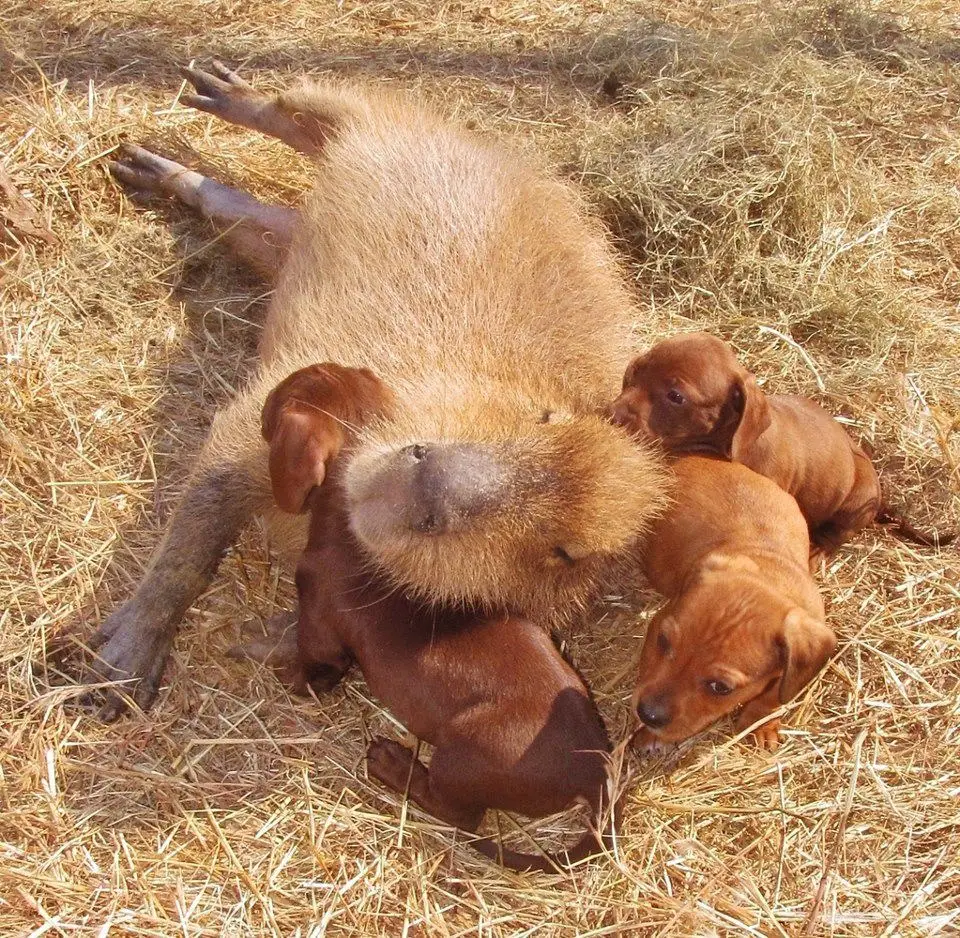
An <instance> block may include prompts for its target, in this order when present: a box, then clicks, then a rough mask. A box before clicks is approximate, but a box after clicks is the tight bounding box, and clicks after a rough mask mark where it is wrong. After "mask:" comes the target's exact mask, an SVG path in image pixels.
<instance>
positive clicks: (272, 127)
mask: <svg viewBox="0 0 960 938" xmlns="http://www.w3.org/2000/svg"><path fill="white" fill-rule="evenodd" d="M211 68H212V74H211V72H204V71H202V70H201V69H199V68H182V69H181V70H180V72H181V74H182V75H183V76H184V78H186V79H187V80H188V81H189V82H190V83H191V84H192V85H193V87H194V88H196V90H197V93H196V94H185V95H183V97H181V99H180V100H181V101H182V102H183V103H184V104H186V105H188V106H189V107H193V108H196V109H197V110H198V111H204V112H206V113H207V114H213V115H214V116H216V117H219V118H220V119H221V120H225V121H227V122H229V123H231V124H237V125H238V126H240V127H248V128H249V129H250V130H256V131H259V132H260V133H262V134H266V135H267V136H269V137H276V138H277V139H278V140H281V141H282V142H283V143H285V144H287V145H288V146H291V147H293V148H294V149H295V150H299V151H300V152H301V153H304V154H306V155H307V156H317V155H318V154H319V153H320V151H321V150H322V149H323V145H324V143H325V142H326V140H327V139H328V138H329V137H330V134H331V133H332V132H333V123H332V121H331V120H326V119H324V117H323V115H321V114H317V113H314V112H313V111H312V110H311V109H308V108H298V107H295V106H291V103H290V102H288V101H287V100H286V96H285V95H277V96H270V95H265V94H262V93H261V92H259V91H257V90H256V89H255V88H253V86H252V85H250V84H248V83H247V82H245V81H244V80H243V79H242V78H241V77H240V76H239V75H238V74H237V73H236V72H232V71H230V69H229V68H227V67H226V66H225V65H223V64H222V63H221V62H217V61H216V60H214V62H213V64H212V66H211Z"/></svg>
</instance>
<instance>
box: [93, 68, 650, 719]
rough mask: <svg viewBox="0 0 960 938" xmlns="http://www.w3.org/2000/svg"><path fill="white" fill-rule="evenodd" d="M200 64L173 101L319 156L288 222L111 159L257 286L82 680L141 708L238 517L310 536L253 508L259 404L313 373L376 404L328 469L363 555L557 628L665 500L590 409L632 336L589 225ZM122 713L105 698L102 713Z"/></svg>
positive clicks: (263, 457)
mask: <svg viewBox="0 0 960 938" xmlns="http://www.w3.org/2000/svg"><path fill="white" fill-rule="evenodd" d="M215 70H216V74H208V73H206V72H199V71H195V70H190V71H188V73H187V77H188V78H189V80H190V81H191V82H192V83H193V84H194V86H195V87H196V89H197V91H198V95H195V96H193V97H191V98H190V99H189V101H190V103H191V104H193V105H194V106H196V107H199V108H201V109H202V110H205V111H209V112H211V113H214V114H218V115H220V116H221V117H224V118H226V119H227V120H231V121H233V122H235V123H240V124H242V125H243V126H246V127H255V128H257V129H259V130H263V131H265V132H266V133H270V134H273V135H275V136H278V137H279V138H280V139H282V140H284V141H286V142H288V143H290V144H291V145H293V146H295V147H297V148H298V149H300V150H303V151H304V152H306V153H308V154H309V155H310V156H312V157H315V158H317V167H316V186H315V188H314V190H313V192H312V193H310V194H309V195H308V196H306V197H305V199H304V201H303V204H302V206H301V207H300V208H298V209H292V208H283V207H279V206H267V205H262V204H260V203H259V202H257V201H256V200H255V199H254V198H252V197H251V196H249V195H247V194H245V193H242V192H237V191H235V190H233V189H230V188H229V187H227V186H223V185H221V184H219V183H217V182H216V181H214V180H212V179H209V178H206V177H204V176H202V175H200V174H199V173H196V172H193V171H191V170H188V169H187V168H186V167H184V166H181V165H180V164H178V163H175V162H172V161H171V160H167V159H164V158H162V157H159V156H156V155H154V154H152V153H149V152H147V151H146V150H143V149H140V148H136V147H128V148H126V149H125V150H124V159H123V161H122V162H118V163H116V164H114V165H113V167H112V169H113V172H114V175H116V176H117V177H118V178H119V179H120V180H121V181H123V182H124V184H126V185H129V186H131V187H134V188H136V189H138V190H148V191H152V192H157V193H162V194H166V195H170V196H174V197H176V198H178V199H181V200H182V201H184V202H186V204H187V205H189V206H191V207H193V208H194V209H196V210H197V211H198V212H200V213H201V214H202V215H203V216H204V217H205V218H207V219H208V220H209V221H210V222H211V223H212V224H213V225H214V227H215V228H217V229H219V230H220V231H221V232H223V235H224V238H225V240H226V242H227V243H229V244H230V245H231V246H232V247H233V248H234V249H235V250H236V251H237V253H238V254H239V255H240V256H241V257H242V258H244V259H246V260H247V261H249V262H250V263H252V264H253V265H254V266H255V267H256V268H257V270H259V271H260V272H261V273H264V274H266V275H268V276H270V277H271V279H274V280H275V289H274V290H273V293H272V297H271V302H270V308H269V310H268V312H267V315H266V319H265V321H264V325H263V332H262V334H261V341H260V360H259V366H258V368H257V369H256V373H255V374H254V375H253V376H252V377H251V380H250V382H249V385H248V386H247V388H246V389H245V390H244V391H243V392H242V393H240V394H239V395H238V396H237V397H236V399H235V400H234V401H232V402H231V403H230V404H229V405H228V406H226V407H225V408H224V409H223V410H222V411H221V412H220V413H219V414H217V417H216V419H215V420H214V423H213V427H212V430H211V433H210V438H209V440H208V442H207V445H206V446H205V448H204V451H203V453H202V454H201V456H200V459H199V461H198V465H197V468H196V472H195V473H194V475H193V477H192V478H191V480H190V483H189V484H188V485H187V487H186V488H185V491H184V492H183V495H182V496H181V499H180V502H179V504H178V507H177V509H176V510H175V512H174V513H173V515H172V517H171V519H170V523H169V525H168V528H167V533H166V536H165V537H164V539H163V540H162V541H161V543H160V545H159V546H158V548H157V550H156V552H155V554H154V556H153V558H152V559H151V561H150V564H149V566H148V568H147V570H146V572H145V574H144V577H143V581H142V582H141V583H140V585H139V587H138V588H137V590H136V592H135V594H134V595H133V596H132V597H131V598H130V599H129V600H128V601H127V602H126V603H124V604H123V605H122V606H121V607H120V608H118V609H116V610H115V611H114V612H113V613H112V614H111V615H110V616H109V617H108V618H107V620H106V621H105V622H104V623H103V626H102V628H101V629H100V631H99V632H98V634H97V635H96V636H94V638H93V639H92V640H91V645H92V646H93V647H94V648H95V649H96V652H97V658H98V662H97V668H96V672H97V674H98V675H99V677H101V678H102V679H104V680H107V681H116V680H125V681H127V682H128V683H127V684H125V685H124V687H125V688H126V689H127V690H128V692H129V694H130V696H131V698H132V699H133V700H134V701H135V703H136V704H138V705H139V706H141V707H146V706H148V705H149V704H150V702H151V701H152V700H153V698H154V696H155V694H156V692H157V687H158V686H159V683H160V680H161V677H162V675H163V669H164V663H165V661H166V658H167V655H168V654H169V651H170V648H171V646H172V644H173V641H174V636H175V634H176V629H177V625H178V623H179V621H180V619H181V618H182V617H183V615H184V613H185V612H186V611H187V609H188V608H189V607H190V605H191V604H192V603H193V602H194V601H195V600H196V598H197V597H198V596H199V594H200V593H201V591H202V590H203V589H204V588H205V587H206V585H207V584H208V583H209V582H210V580H211V578H212V576H213V573H214V571H215V570H216V567H217V564H218V562H219V560H220V557H221V556H222V554H223V552H224V551H225V550H226V549H227V548H229V547H230V545H231V544H233V542H234V540H235V539H236V537H237V536H238V534H239V532H240V530H241V529H242V527H243V526H244V524H246V522H247V521H248V520H249V519H251V518H252V517H253V516H254V515H255V514H257V513H262V514H263V515H264V516H265V519H266V521H267V523H268V525H269V526H270V528H271V535H272V540H273V543H275V544H277V545H279V546H280V547H282V548H286V550H287V551H288V552H289V554H290V555H291V556H294V557H295V556H297V555H299V552H300V551H301V550H302V549H303V545H304V543H305V536H306V525H305V524H303V523H299V524H298V523H293V522H294V521H295V520H298V519H291V517H290V516H289V515H284V514H283V513H281V512H280V511H278V510H277V505H276V504H275V502H274V499H273V498H271V497H270V480H269V472H268V466H267V453H266V450H265V448H264V446H263V441H262V440H261V438H260V432H259V422H260V412H261V409H262V407H263V403H264V400H265V398H266V396H267V393H268V392H269V391H270V390H271V389H272V388H274V387H275V386H276V385H277V384H278V383H279V381H280V380H281V379H282V378H283V377H285V376H286V375H288V374H290V373H291V372H293V371H296V370H297V369H298V368H302V367H304V366H306V365H309V364H311V363H312V362H317V361H338V362H343V363H345V364H348V365H355V366H358V367H360V366H363V367H367V368H370V369H371V370H372V371H373V372H374V373H376V374H377V375H378V376H380V377H381V378H382V379H383V380H384V381H385V382H386V383H387V384H388V385H389V386H390V388H391V390H392V391H393V395H394V406H393V407H392V409H391V412H390V415H389V417H384V418H383V419H380V420H377V421H376V422H375V424H374V425H371V426H370V427H368V428H366V429H365V430H364V432H363V433H362V434H360V435H359V436H358V438H357V441H356V445H353V446H351V447H350V448H349V452H348V453H345V454H344V463H345V464H344V466H343V470H342V471H343V489H344V493H345V498H346V502H347V511H348V514H349V518H350V530H351V531H352V532H353V534H354V535H355V537H356V539H357V541H358V543H359V545H360V549H361V550H362V552H363V555H364V562H365V563H368V564H370V565H372V566H375V567H376V568H377V569H378V570H381V571H383V574H384V576H385V577H388V578H389V579H390V581H391V582H393V583H395V584H397V585H401V586H402V587H403V588H404V589H405V590H408V591H409V592H411V593H416V594H417V595H418V596H419V597H421V598H422V599H423V601H424V602H425V603H426V604H427V605H436V606H438V607H444V606H450V605H456V604H458V603H460V604H463V605H468V606H469V605H473V606H483V607H485V608H496V609H498V610H503V609H510V610H511V611H513V612H516V613H519V614H523V615H525V616H528V617H529V618H531V619H534V620H535V621H537V622H546V621H548V620H550V619H562V618H564V617H565V616H569V615H570V614H571V613H572V612H574V611H575V610H577V609H578V608H580V607H581V606H582V605H583V603H584V602H585V601H586V600H587V598H588V597H589V596H590V594H591V593H592V592H593V590H594V589H595V587H596V586H597V585H598V584H599V583H600V582H601V581H602V578H603V576H604V575H605V573H606V571H607V570H608V568H609V566H610V565H611V564H613V565H616V564H617V563H619V562H620V561H622V559H623V558H625V557H627V556H628V555H629V552H630V551H631V550H632V549H633V545H634V543H635V542H636V540H637V539H638V538H639V537H640V536H641V535H642V534H643V533H644V532H645V530H646V529H647V526H648V522H649V521H651V520H652V517H653V515H654V514H655V512H656V510H657V509H658V508H659V506H660V504H661V501H662V495H663V474H662V472H661V470H660V467H659V461H658V460H657V459H656V457H655V456H654V455H652V454H651V453H650V452H649V451H647V450H645V449H644V448H643V447H640V446H636V445H634V442H633V441H631V439H630V437H629V435H628V434H627V433H625V432H624V431H623V430H622V429H621V428H619V427H615V426H613V425H612V424H611V423H610V422H609V421H607V420H605V419H603V418H602V417H601V416H599V414H598V412H599V411H600V410H601V408H602V407H603V403H604V402H605V401H608V400H609V399H610V398H611V397H612V395H613V393H614V392H615V387H614V383H613V382H615V377H614V376H615V375H616V373H617V370H618V368H619V364H618V363H619V362H622V361H624V360H625V359H626V356H627V350H628V348H629V342H630V334H631V329H632V327H633V326H634V325H635V324H636V323H638V322H642V316H641V314H640V312H639V311H638V310H637V309H636V307H635V306H634V305H633V304H632V301H631V298H630V295H629V293H628V291H627V290H626V287H625V281H624V278H623V276H622V273H621V270H620V268H619V266H618V263H617V260H616V257H615V254H614V252H613V250H612V249H611V246H610V244H609V242H608V238H607V237H606V235H605V234H604V232H603V231H602V229H601V227H600V226H599V224H598V223H597V222H596V221H595V220H592V219H590V218H589V216H588V214H587V212H586V211H585V208H584V205H583V203H582V201H581V199H580V198H579V196H578V195H577V193H576V192H575V190H574V189H573V188H572V187H570V186H567V185H564V184H563V183H561V182H559V181H557V180H555V179H551V178H550V177H549V176H548V175H547V174H545V173H541V172H538V171H537V170H536V169H535V168H531V167H530V166H528V165H527V163H526V161H525V160H524V159H522V158H520V157H519V156H518V155H516V154H513V153H511V152H510V150H509V149H508V148H506V147H503V146H498V145H496V144H495V143H492V142H491V141H488V140H484V139H482V138H480V137H477V136H475V135H472V134H470V133H468V132H467V131H465V130H462V129H459V128H457V127H456V126H452V125H451V124H449V123H446V122H444V121H442V120H440V119H439V118H438V117H436V116H434V115H432V114H430V113H429V112H426V111H423V110H421V109H420V108H418V107H417V106H416V105H415V104H414V103H412V102H405V101H404V100H403V99H402V98H400V97H398V96H394V95H391V94H389V93H386V92H384V91H382V90H377V89H368V90H363V89H361V88H353V89H351V88H349V87H347V86H344V85H340V84H336V83H307V84H305V85H304V86H303V87H302V88H300V89H298V90H296V91H292V92H285V93H283V94H281V95H279V96H277V97H271V96H268V95H264V94H260V93H258V92H257V91H255V90H254V89H253V88H251V87H250V86H249V85H248V84H247V83H246V82H244V81H242V80H241V79H240V78H238V77H237V76H236V75H234V74H233V73H232V72H229V71H228V70H226V69H224V68H222V67H216V68H215ZM124 703H125V701H124V698H123V697H122V696H121V695H120V694H119V693H112V694H110V695H109V696H108V699H107V701H106V704H105V706H104V707H103V709H102V711H101V713H102V716H103V717H104V718H106V719H110V718H113V717H116V716H117V715H118V714H119V713H120V712H121V710H122V709H123V706H124Z"/></svg>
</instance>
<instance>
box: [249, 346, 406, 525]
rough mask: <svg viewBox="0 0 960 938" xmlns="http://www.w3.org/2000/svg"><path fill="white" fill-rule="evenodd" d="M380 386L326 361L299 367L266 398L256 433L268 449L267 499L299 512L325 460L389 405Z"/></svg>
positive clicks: (362, 373) (358, 371)
mask: <svg viewBox="0 0 960 938" xmlns="http://www.w3.org/2000/svg"><path fill="white" fill-rule="evenodd" d="M390 400H391V395H390V392H389V391H388V389H387V388H386V387H385V385H384V384H383V383H382V382H381V381H380V379H379V378H377V377H376V376H375V375H374V374H373V373H372V372H370V371H368V370H367V369H366V368H346V367H344V366H342V365H336V364H333V363H330V362H327V363H324V364H321V365H311V366H310V367H308V368H301V369H300V370H299V371H295V372H294V373H293V374H292V375H290V376H289V377H287V378H286V379H284V380H283V381H281V382H280V384H278V385H277V386H276V387H275V388H274V389H273V390H272V391H271V392H270V394H269V395H268V396H267V400H266V402H265V403H264V405H263V411H262V413H261V417H260V431H261V433H262V434H263V438H264V440H266V441H267V443H268V444H269V445H270V456H269V465H270V482H271V485H272V487H273V497H274V499H275V500H276V502H277V505H279V507H280V508H282V509H283V510H284V511H289V512H291V513H292V514H297V513H299V512H301V511H303V509H304V506H305V504H306V501H307V496H308V495H309V494H310V492H311V490H312V489H313V488H314V486H317V485H320V484H321V483H322V482H323V480H324V477H325V475H326V468H327V465H328V463H329V462H330V460H332V459H334V458H335V457H336V456H337V454H338V453H339V452H340V450H341V449H342V448H343V445H344V443H345V442H346V440H347V438H348V436H349V435H350V434H351V433H352V432H354V431H355V430H357V429H359V427H361V426H363V425H364V424H365V423H367V421H369V420H370V419H371V417H373V416H376V415H380V414H382V413H383V411H384V410H385V409H386V408H387V407H388V406H389V404H390Z"/></svg>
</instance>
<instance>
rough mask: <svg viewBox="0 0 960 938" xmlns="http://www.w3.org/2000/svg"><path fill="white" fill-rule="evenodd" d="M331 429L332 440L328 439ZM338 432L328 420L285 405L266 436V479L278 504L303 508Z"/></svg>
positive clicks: (284, 507) (320, 478)
mask: <svg viewBox="0 0 960 938" xmlns="http://www.w3.org/2000/svg"><path fill="white" fill-rule="evenodd" d="M331 429H332V432H333V435H334V436H336V437H337V439H336V440H332V439H330V436H331ZM341 439H342V434H341V433H340V432H339V431H338V430H337V429H335V428H331V427H330V422H329V421H328V420H325V419H323V418H322V417H318V416H317V415H314V414H311V413H310V412H309V411H304V410H300V409H297V408H295V407H289V406H288V407H285V408H283V409H282V410H281V412H280V414H279V416H277V417H276V419H275V420H274V426H273V433H272V434H271V436H270V459H269V464H270V483H271V486H272V487H273V497H274V500H275V501H276V503H277V505H278V506H279V508H280V509H281V510H283V511H288V512H290V513H291V514H294V515H295V514H299V513H300V512H301V511H303V507H304V504H305V502H306V500H307V496H308V495H309V494H310V492H311V490H312V489H313V487H314V486H316V485H320V484H321V483H322V482H323V479H324V476H325V475H326V464H327V459H328V458H329V457H330V455H331V453H332V452H335V451H336V450H337V449H339V448H340V445H341Z"/></svg>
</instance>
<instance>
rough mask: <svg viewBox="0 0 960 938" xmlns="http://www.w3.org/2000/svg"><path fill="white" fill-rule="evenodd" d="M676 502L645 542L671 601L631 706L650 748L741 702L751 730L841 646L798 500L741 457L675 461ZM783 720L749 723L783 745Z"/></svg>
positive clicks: (654, 626) (650, 640)
mask: <svg viewBox="0 0 960 938" xmlns="http://www.w3.org/2000/svg"><path fill="white" fill-rule="evenodd" d="M673 469H674V473H675V475H676V486H675V492H674V504H673V506H672V507H671V508H670V509H668V511H667V513H666V514H665V515H663V516H662V517H661V519H660V520H659V522H657V524H656V526H655V527H654V530H653V533H652V534H651V536H650V538H649V539H648V541H647V544H646V547H645V549H644V558H643V559H644V568H645V572H646V574H647V577H648V578H649V580H650V583H651V584H652V585H653V587H654V588H655V589H656V590H657V591H659V592H660V593H662V594H663V595H665V596H666V597H667V599H668V602H667V605H666V606H665V607H664V608H663V610H661V612H659V613H658V614H657V616H656V617H655V618H654V619H653V621H652V622H651V623H650V627H649V628H648V630H647V635H646V639H645V641H644V646H643V651H642V653H641V658H640V675H639V679H638V682H637V687H636V691H635V694H634V699H633V704H634V708H635V710H636V713H637V717H638V718H639V721H640V722H641V723H642V724H643V727H642V729H641V730H640V731H639V733H638V734H637V736H636V737H635V744H636V745H638V746H640V747H641V748H644V749H647V750H652V749H656V748H658V747H659V745H660V744H663V743H674V742H680V741H681V740H683V739H686V738H687V737H689V736H692V735H694V734H695V733H698V732H699V731H700V730H702V729H704V728H705V727H706V726H708V725H710V724H711V723H713V722H714V721H716V720H718V719H720V717H722V716H725V715H726V714H728V713H730V712H732V711H734V710H737V709H739V715H738V717H737V720H736V724H735V725H736V728H737V731H738V732H739V731H740V730H743V729H746V728H747V727H748V726H752V725H753V724H755V723H757V721H759V720H762V719H763V718H764V717H765V716H767V715H768V714H770V713H772V712H773V711H774V710H776V709H777V708H778V707H780V705H781V704H784V703H786V702H787V701H789V700H790V699H792V698H793V697H795V696H796V695H797V694H798V693H799V692H800V690H802V689H803V688H804V687H805V686H806V685H807V684H808V683H809V682H810V680H811V679H812V678H813V677H814V676H815V675H816V673H817V672H818V671H819V670H820V669H821V668H822V667H823V665H824V663H825V662H826V661H827V659H828V658H829V657H830V655H831V654H832V653H833V651H834V649H835V648H836V638H835V636H834V634H833V632H832V631H831V630H830V629H829V628H828V627H827V625H826V624H825V622H824V609H823V602H822V600H821V598H820V595H819V593H818V592H817V588H816V585H815V584H814V582H813V579H812V577H811V576H810V573H809V570H808V566H807V558H808V554H809V549H810V548H809V539H808V535H807V526H806V524H805V523H804V519H803V516H802V515H801V514H800V511H799V510H798V508H797V503H796V501H795V500H794V499H793V498H792V497H791V496H790V495H788V494H787V493H786V492H784V491H783V490H782V489H780V488H779V487H778V486H777V485H775V484H774V483H773V482H771V481H770V480H769V479H766V478H764V477H763V476H761V475H758V474H757V473H755V472H753V471H752V470H750V469H747V468H746V467H745V466H742V465H739V464H737V463H729V462H724V461H722V460H720V459H716V458H707V457H703V456H686V457H682V458H680V459H678V460H676V462H675V463H674V466H673ZM779 727H780V721H779V719H776V718H773V719H770V720H767V721H766V722H764V723H763V724H761V725H760V726H759V727H757V728H756V729H754V730H753V736H754V738H755V739H756V741H757V742H758V744H759V745H760V746H761V747H763V748H766V749H775V748H776V747H777V745H778V731H779Z"/></svg>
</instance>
